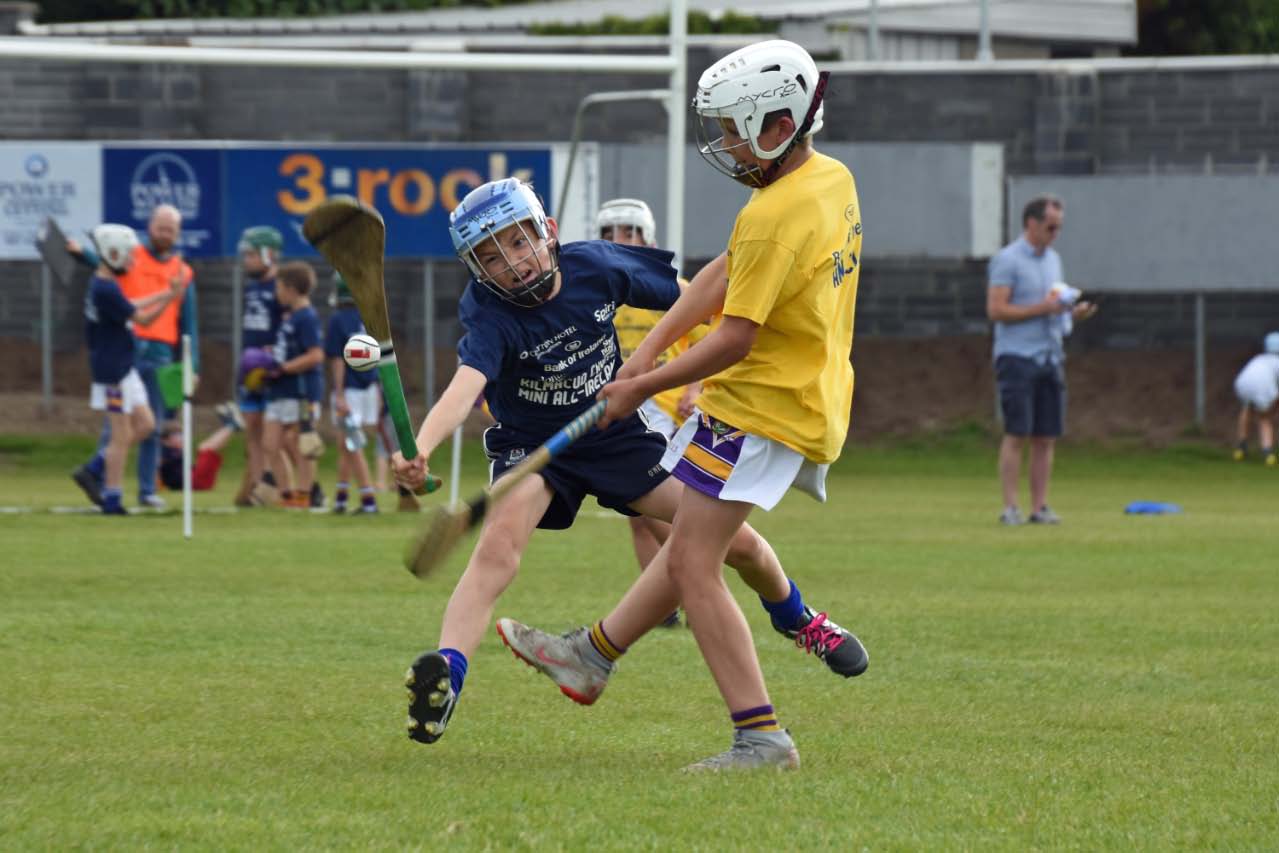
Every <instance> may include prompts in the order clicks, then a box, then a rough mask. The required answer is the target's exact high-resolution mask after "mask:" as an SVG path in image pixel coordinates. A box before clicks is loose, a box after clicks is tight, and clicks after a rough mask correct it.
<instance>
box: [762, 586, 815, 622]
mask: <svg viewBox="0 0 1279 853" xmlns="http://www.w3.org/2000/svg"><path fill="white" fill-rule="evenodd" d="M759 603H760V604H762V605H764V609H765V610H767V611H768V615H769V616H770V617H772V620H773V627H774V628H776V629H777V630H779V631H793V630H795V629H796V628H799V627H801V625H800V624H799V623H800V622H801V621H802V620H803V618H804V596H802V595H800V594H799V587H797V586H795V582H794V581H791V582H790V595H788V596H786V598H785V599H784V600H783V601H768V600H767V599H765V598H764V596H762V595H761V596H760V597H759Z"/></svg>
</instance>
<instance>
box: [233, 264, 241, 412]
mask: <svg viewBox="0 0 1279 853" xmlns="http://www.w3.org/2000/svg"><path fill="white" fill-rule="evenodd" d="M243 351H244V265H243V264H242V263H241V261H240V259H239V258H238V257H237V258H236V259H235V264H234V266H232V268H231V394H232V395H235V393H236V391H237V389H238V387H239V384H240V353H241V352H243Z"/></svg>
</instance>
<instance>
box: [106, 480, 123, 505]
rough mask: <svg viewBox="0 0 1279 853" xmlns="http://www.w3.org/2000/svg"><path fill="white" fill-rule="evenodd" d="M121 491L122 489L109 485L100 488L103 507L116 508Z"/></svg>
mask: <svg viewBox="0 0 1279 853" xmlns="http://www.w3.org/2000/svg"><path fill="white" fill-rule="evenodd" d="M122 492H123V490H122V489H113V488H111V487H109V486H108V487H107V488H105V489H103V490H102V505H103V506H104V507H109V508H111V509H114V508H116V507H118V506H120V499H121V497H123V495H122Z"/></svg>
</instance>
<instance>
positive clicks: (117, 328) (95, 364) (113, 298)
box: [84, 275, 137, 385]
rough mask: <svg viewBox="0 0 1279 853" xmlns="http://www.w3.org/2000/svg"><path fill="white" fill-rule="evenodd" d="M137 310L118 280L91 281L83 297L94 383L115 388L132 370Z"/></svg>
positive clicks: (98, 277)
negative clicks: (133, 323) (133, 321)
mask: <svg viewBox="0 0 1279 853" xmlns="http://www.w3.org/2000/svg"><path fill="white" fill-rule="evenodd" d="M136 310H137V309H136V308H134V307H133V303H132V302H130V301H129V300H128V299H126V298H125V295H124V291H122V290H120V285H119V284H117V283H116V280H115V279H113V278H104V277H102V276H97V275H95V276H94V277H93V280H92V281H90V282H89V291H88V293H86V294H85V296H84V337H85V340H86V342H87V343H88V345H89V373H90V374H91V375H92V377H93V381H94V382H102V383H105V384H107V385H115V384H116V383H118V382H119V381H120V380H121V379H123V378H124V377H125V376H127V375H128V373H129V370H130V369H131V368H132V367H133V330H132V329H130V328H129V318H131V317H132V316H133V314H134V311H136Z"/></svg>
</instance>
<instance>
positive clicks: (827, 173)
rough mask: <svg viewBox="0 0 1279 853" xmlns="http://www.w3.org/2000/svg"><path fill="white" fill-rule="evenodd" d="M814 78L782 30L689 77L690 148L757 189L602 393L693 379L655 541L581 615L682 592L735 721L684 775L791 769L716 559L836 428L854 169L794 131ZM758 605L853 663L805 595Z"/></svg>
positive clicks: (618, 394)
mask: <svg viewBox="0 0 1279 853" xmlns="http://www.w3.org/2000/svg"><path fill="white" fill-rule="evenodd" d="M824 88H825V75H819V74H818V73H817V68H816V66H815V65H814V63H813V60H812V58H811V57H810V56H809V55H808V53H807V52H806V51H805V50H804V49H803V48H801V47H800V46H799V45H796V44H793V43H791V42H787V41H780V40H776V41H766V42H760V43H758V44H754V45H751V46H749V47H746V48H743V49H741V50H739V51H736V52H734V53H732V54H730V55H729V56H727V57H725V58H724V59H722V60H720V61H719V62H716V63H715V64H714V65H712V66H711V67H710V68H709V69H707V71H706V72H705V73H703V74H702V77H701V79H700V80H699V82H698V92H697V97H696V99H695V101H694V107H695V109H696V110H697V112H698V114H699V115H700V116H701V118H702V119H703V123H705V122H707V121H709V122H710V127H711V129H712V135H713V136H718V138H714V140H713V141H707V142H706V143H705V144H703V145H702V146H701V153H702V155H703V157H704V158H706V159H707V160H708V161H709V162H710V163H711V164H712V165H713V166H715V167H716V168H717V169H719V170H720V171H722V172H724V173H725V174H727V175H729V176H730V177H732V178H734V179H735V180H738V181H740V182H742V183H745V184H747V185H749V186H752V187H755V188H756V192H755V193H754V195H752V197H751V199H750V201H749V202H748V203H747V204H746V206H745V207H744V208H743V209H742V211H741V212H740V213H739V214H738V217H737V222H736V224H735V225H734V228H733V234H732V237H731V238H730V240H729V245H728V251H727V252H726V253H725V254H724V255H722V256H721V257H720V258H718V259H716V261H714V262H712V265H711V267H710V268H709V269H703V270H702V271H701V272H699V273H698V275H697V276H696V277H695V278H694V280H693V283H692V284H691V285H690V286H689V287H688V288H687V289H686V290H685V291H684V292H683V293H682V294H681V296H680V298H679V299H678V300H677V301H676V303H675V304H674V305H673V306H672V307H671V309H670V310H669V311H668V312H667V313H666V315H665V316H664V317H663V318H662V319H661V320H660V321H659V322H658V323H657V325H656V326H655V327H654V329H653V331H652V332H651V333H650V334H649V335H648V337H647V338H645V340H644V342H643V343H642V344H641V345H640V346H639V348H638V349H637V350H636V352H635V354H634V355H633V356H632V357H631V359H630V361H628V362H627V363H626V365H625V366H624V367H623V369H622V370H621V371H619V373H618V375H617V379H616V380H615V381H614V382H612V383H610V384H608V385H606V386H604V388H603V389H602V390H601V391H600V397H601V398H603V399H606V400H607V401H608V409H607V410H606V413H605V418H604V421H603V423H608V422H611V421H612V420H613V419H616V418H620V417H626V416H628V415H629V414H630V413H632V412H634V411H635V410H636V409H637V408H638V407H639V406H640V405H641V404H642V402H643V401H644V400H646V399H648V398H650V397H652V396H653V395H654V394H656V393H658V392H660V391H662V390H664V389H668V388H676V387H680V386H683V385H687V384H688V383H690V382H694V381H697V380H699V379H705V380H706V387H705V389H704V390H703V392H702V396H701V397H700V398H699V400H698V407H699V409H700V410H701V411H700V412H699V413H698V414H697V415H696V416H695V417H693V418H690V419H689V420H688V422H686V423H685V424H684V426H683V427H681V428H680V431H679V433H678V434H677V435H676V437H675V439H674V440H673V441H672V442H671V445H670V447H669V449H668V451H667V453H666V456H665V458H663V460H662V465H663V467H665V468H666V469H667V470H670V471H671V472H672V473H673V475H674V477H675V478H677V479H679V480H681V481H682V482H683V483H684V485H685V488H684V491H683V496H682V498H681V501H680V504H679V507H678V509H677V511H676V515H675V520H674V525H673V529H672V532H671V537H670V539H668V540H667V542H666V544H665V545H664V546H663V547H662V550H661V551H660V552H659V554H658V557H657V559H655V560H654V561H653V562H652V563H651V564H650V565H649V566H648V568H647V569H645V571H644V572H642V573H641V574H640V577H639V578H638V579H637V580H636V582H635V584H634V585H633V586H632V587H631V589H630V590H629V591H628V592H627V593H626V595H625V596H624V597H623V599H622V601H621V602H620V603H619V604H618V606H617V607H616V608H615V609H614V610H613V612H612V613H610V614H609V615H608V616H606V617H605V618H604V620H602V621H601V622H599V623H597V624H598V625H599V626H600V627H601V628H604V627H606V628H607V632H606V633H607V635H608V636H609V637H610V638H611V639H612V640H614V641H615V643H616V644H618V645H621V646H625V645H627V644H629V643H630V642H633V641H634V639H636V638H638V636H639V634H642V633H643V632H644V631H646V630H648V629H649V628H651V627H652V626H653V625H655V624H657V622H658V621H660V619H661V616H662V614H663V613H665V612H667V609H668V608H669V607H670V606H671V604H672V603H674V601H676V600H678V601H679V602H680V603H681V604H682V605H683V607H684V610H685V611H686V612H687V614H688V617H689V623H690V627H691V628H692V630H693V634H694V635H695V636H696V638H697V644H698V646H699V647H700V649H701V651H702V655H703V657H704V658H705V659H706V663H707V665H708V667H709V668H710V670H711V674H712V675H713V676H714V678H715V682H716V685H717V686H718V687H719V690H720V694H721V695H722V697H723V699H724V701H725V704H727V705H728V709H729V714H730V717H731V719H732V721H733V726H734V735H733V744H732V747H731V748H730V749H729V750H728V751H727V752H724V753H722V754H719V755H715V756H712V757H711V758H708V759H705V760H704V761H700V762H698V763H696V764H694V765H692V766H691V767H689V768H688V769H689V770H695V771H720V770H740V769H753V768H760V767H781V768H793V767H796V766H798V764H799V754H798V752H797V751H796V749H795V745H794V743H793V741H792V740H791V738H790V735H789V733H788V732H786V731H785V730H783V729H782V727H781V726H780V724H779V723H778V719H777V714H776V713H775V711H774V709H773V706H772V705H771V704H770V702H769V698H768V692H767V689H766V687H765V685H764V677H763V674H762V672H761V671H760V666H759V660H758V657H757V656H756V654H755V647H754V643H753V641H752V638H751V634H750V628H749V626H748V625H747V623H746V620H745V618H744V617H743V615H742V612H741V609H740V608H739V607H738V606H737V603H736V601H735V600H734V599H733V597H732V595H731V593H730V592H729V590H728V587H727V586H726V585H725V583H724V579H723V574H722V570H721V564H722V562H723V559H724V555H725V553H726V550H727V547H728V543H729V541H730V540H731V539H732V537H733V536H734V534H735V533H736V532H737V530H738V529H739V528H740V527H741V526H742V525H743V524H744V523H745V522H746V519H747V517H748V516H749V515H750V512H751V510H752V509H754V507H755V506H760V507H763V508H764V509H771V508H772V507H773V506H775V505H776V504H777V502H778V501H779V500H781V498H782V496H783V494H784V493H785V492H786V490H787V489H789V488H790V487H791V486H795V487H796V488H799V489H800V490H801V491H804V492H806V493H808V494H810V495H812V496H814V497H816V498H817V499H818V500H825V476H826V469H827V466H828V465H829V464H830V463H831V462H833V461H834V460H835V459H836V458H837V457H838V455H839V451H840V448H841V446H842V445H843V442H844V437H845V434H846V432H847V429H848V420H849V410H850V407H851V404H852V390H853V373H852V365H851V362H850V353H851V348H852V334H853V310H854V303H855V299H856V294H857V277H858V262H859V258H860V254H861V231H862V228H861V217H860V211H859V208H858V203H857V191H856V188H855V185H854V183H853V177H852V175H851V174H850V173H849V172H848V169H847V168H845V167H844V166H843V164H841V163H839V162H837V161H835V160H832V159H831V158H829V157H825V156H823V155H821V154H818V153H817V152H815V151H814V150H813V149H812V147H811V145H810V144H809V140H808V135H809V134H811V133H815V132H816V131H817V130H819V129H820V128H821V123H822V110H821V102H822V91H823V89H824ZM705 129H706V128H705V127H704V128H703V130H705ZM706 138H707V139H711V138H712V137H711V136H708V137H706ZM717 312H720V313H722V314H723V319H722V320H721V321H720V322H719V324H718V325H717V326H716V327H715V329H714V330H713V331H711V332H710V333H709V334H708V335H707V336H706V338H705V339H704V340H702V341H701V342H700V343H699V344H698V345H697V346H695V347H692V348H691V349H689V350H688V351H687V352H685V353H683V354H682V355H680V356H679V357H678V358H676V359H674V360H673V361H670V362H667V363H666V364H664V365H662V366H661V367H657V368H656V369H654V365H655V363H656V360H657V356H658V354H659V353H662V352H664V351H665V350H666V348H667V347H669V346H670V345H671V344H672V343H673V342H674V341H676V340H678V339H679V337H680V336H681V335H683V334H685V333H686V332H687V331H688V330H689V329H692V328H693V327H694V326H695V325H696V324H698V323H700V322H703V321H705V320H706V319H707V318H709V317H711V316H712V315H713V314H715V313H717ZM792 590H793V592H794V593H795V594H796V595H798V591H797V590H794V588H793V587H792ZM765 606H766V607H767V608H768V609H769V612H770V614H772V616H773V622H774V626H775V627H777V628H778V630H779V631H782V632H783V633H786V634H787V635H788V636H793V637H795V638H796V642H797V643H800V644H804V645H808V644H812V645H813V646H817V647H819V648H821V649H822V650H823V651H822V654H823V656H824V657H825V658H826V660H827V662H828V664H829V663H830V660H831V658H832V657H840V656H841V655H844V654H847V653H849V652H852V651H854V650H856V651H857V652H859V654H858V658H859V660H858V662H857V663H858V666H857V668H856V670H855V671H847V672H841V674H848V675H856V674H858V673H860V672H861V671H863V670H864V669H865V668H866V662H867V661H866V655H865V650H864V649H862V648H861V645H860V643H858V642H857V639H856V638H855V637H853V636H852V635H851V634H849V633H848V632H847V631H844V630H843V629H842V628H840V627H839V626H838V625H835V624H834V623H833V622H831V621H830V620H828V619H827V618H826V614H824V613H817V614H813V613H811V611H810V610H808V609H807V608H805V612H804V615H805V616H806V617H807V616H810V615H811V617H812V618H811V620H810V621H808V622H807V623H802V620H801V621H800V622H796V623H791V625H789V626H788V625H786V623H785V622H784V621H783V620H779V616H778V610H780V607H779V608H778V610H774V609H773V608H772V607H769V606H768V605H767V604H766V605H765ZM506 622H507V620H500V621H499V623H498V626H499V630H503V629H506V630H505V631H504V634H505V633H508V632H509V629H510V628H511V627H512V626H511V625H510V624H504V623H506ZM528 630H531V629H528ZM636 631H638V632H639V634H637V633H636ZM538 633H539V635H540V632H538ZM810 647H812V646H810ZM546 650H549V651H553V652H554V651H561V649H560V648H559V647H557V646H554V645H553V644H548V643H546V642H545V641H544V640H543V641H542V645H541V646H539V648H538V649H536V650H535V653H536V652H537V651H546ZM521 656H522V657H524V655H521ZM537 657H538V658H539V659H541V660H543V664H542V665H540V666H539V665H537V664H534V665H535V666H537V668H538V669H539V670H541V671H542V672H544V673H545V674H547V675H549V676H550V677H551V678H552V679H555V680H556V681H557V682H558V681H559V680H560V678H561V677H563V675H562V673H561V672H560V670H561V669H564V668H565V667H562V666H559V667H557V666H556V665H553V664H552V663H546V662H545V658H544V657H543V656H542V655H537ZM526 659H527V657H526ZM834 668H835V667H834V665H833V664H832V669H834ZM836 671H837V672H838V671H840V670H836Z"/></svg>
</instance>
